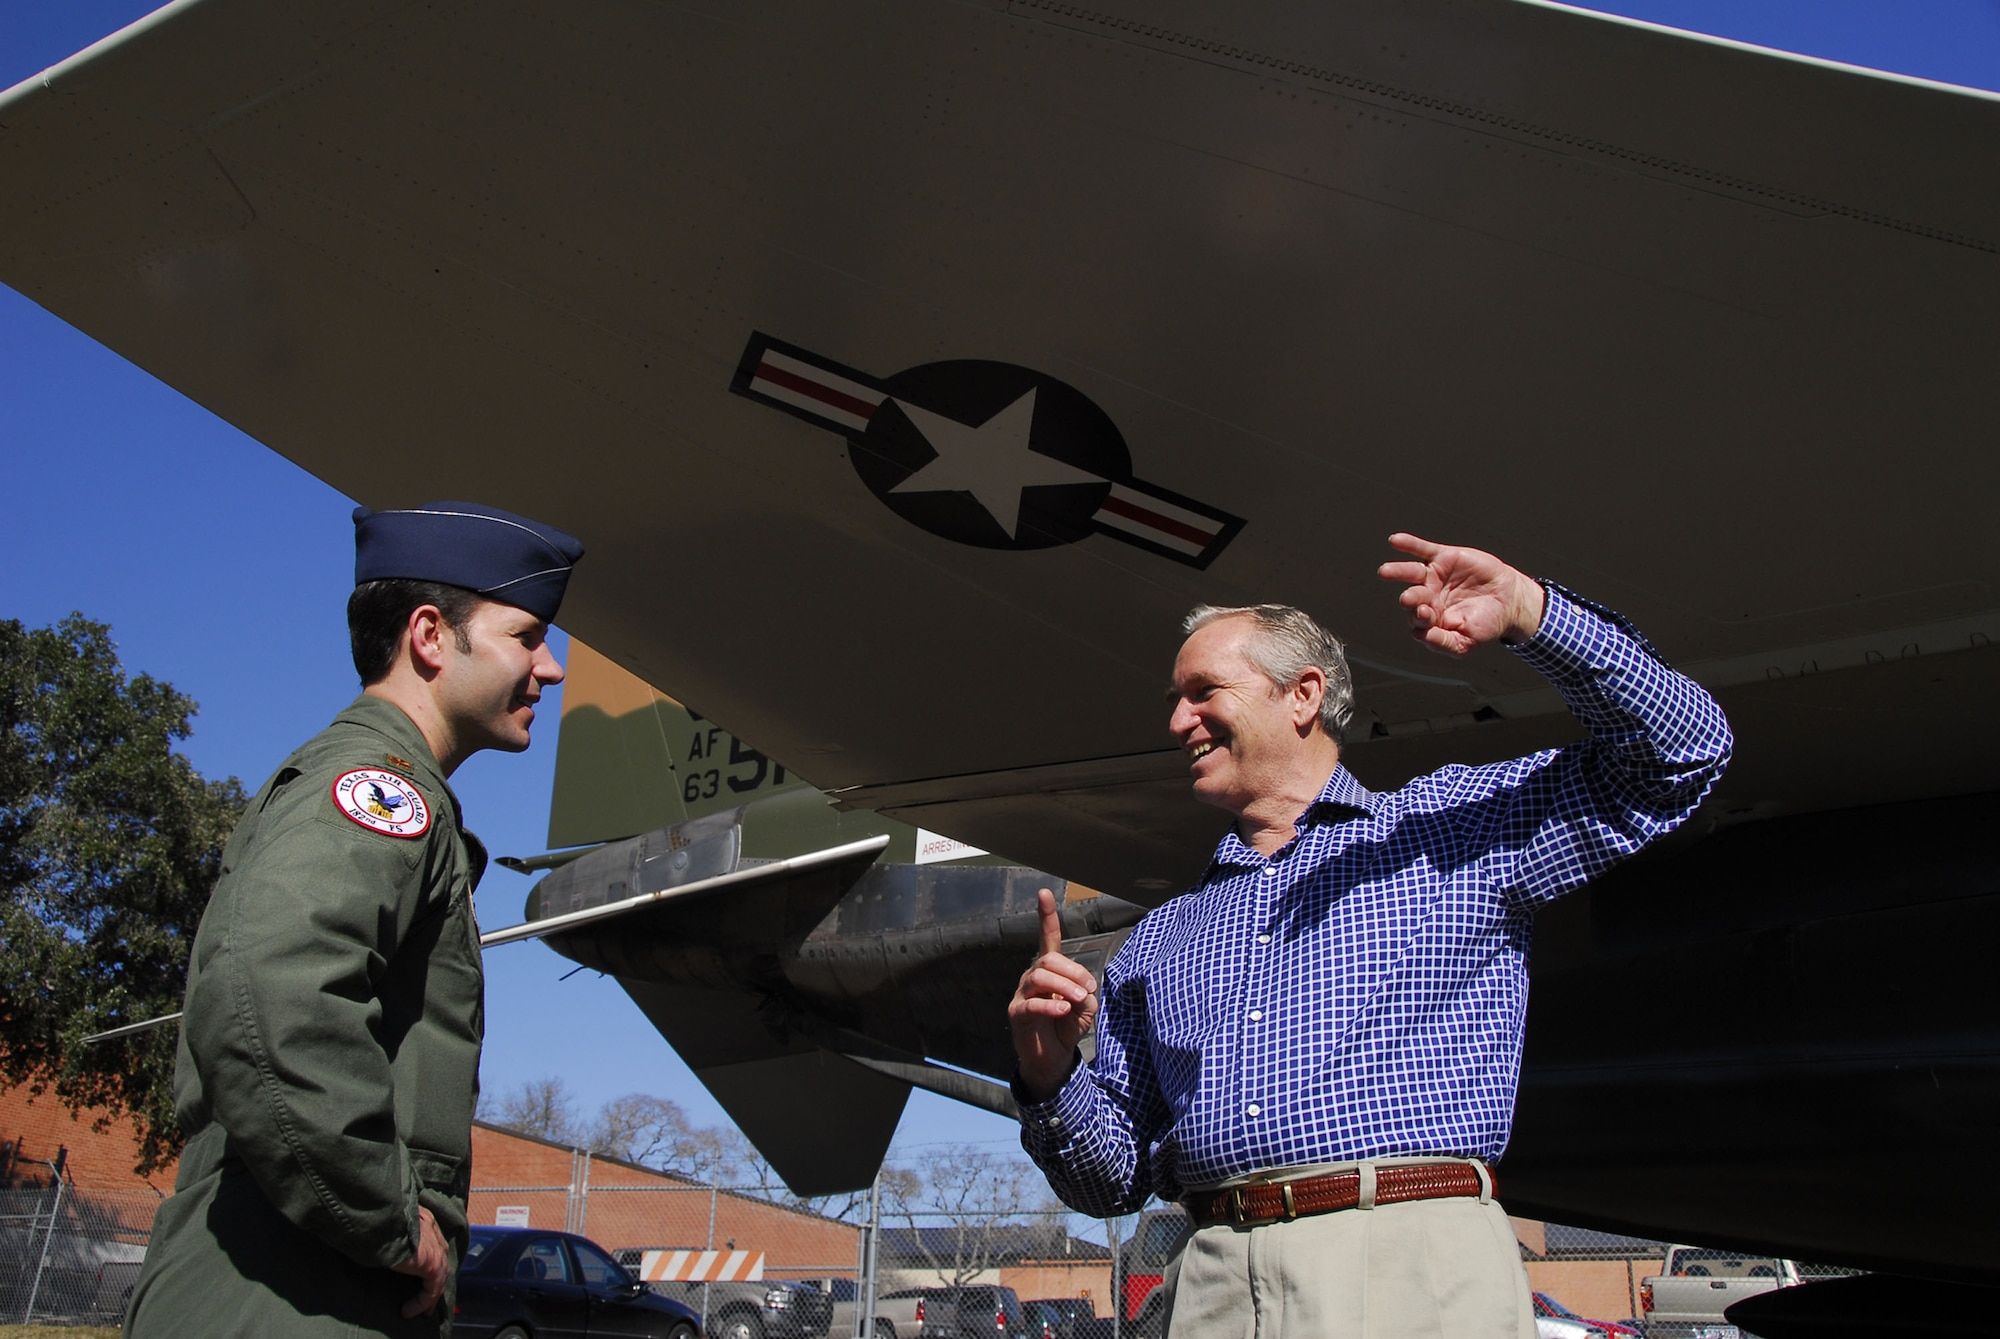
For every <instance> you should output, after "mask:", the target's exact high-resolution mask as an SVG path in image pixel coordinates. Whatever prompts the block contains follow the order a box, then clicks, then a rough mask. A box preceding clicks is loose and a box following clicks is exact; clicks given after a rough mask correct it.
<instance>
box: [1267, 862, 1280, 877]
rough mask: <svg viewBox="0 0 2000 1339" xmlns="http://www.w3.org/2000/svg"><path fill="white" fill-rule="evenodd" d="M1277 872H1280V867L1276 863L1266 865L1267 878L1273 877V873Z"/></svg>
mask: <svg viewBox="0 0 2000 1339" xmlns="http://www.w3.org/2000/svg"><path fill="white" fill-rule="evenodd" d="M1277 872H1278V867H1277V866H1276V865H1266V866H1264V877H1265V878H1267V879H1268V878H1271V877H1272V876H1273V875H1275V874H1276V873H1277Z"/></svg>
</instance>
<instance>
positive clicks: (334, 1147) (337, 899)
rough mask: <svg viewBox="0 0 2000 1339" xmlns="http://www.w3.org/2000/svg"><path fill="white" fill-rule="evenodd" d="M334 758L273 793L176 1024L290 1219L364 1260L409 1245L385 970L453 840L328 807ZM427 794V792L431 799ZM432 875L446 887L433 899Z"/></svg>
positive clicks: (245, 1156) (266, 1187)
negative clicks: (381, 993)
mask: <svg viewBox="0 0 2000 1339" xmlns="http://www.w3.org/2000/svg"><path fill="white" fill-rule="evenodd" d="M340 774H341V770H340V769H338V768H334V769H318V768H315V769H313V770H311V771H307V772H303V773H300V774H299V775H297V776H295V777H293V778H291V779H289V780H288V781H285V782H284V783H283V784H282V785H281V786H280V787H279V788H278V789H276V790H275V791H274V793H273V794H272V795H271V797H270V798H269V800H268V801H267V802H266V804H265V806H264V809H263V811H262V813H261V814H260V816H259V821H258V828H257V832H256V836H255V839H254V840H253V841H252V842H251V843H250V844H248V845H247V846H246V848H245V849H244V850H242V851H241V852H240V853H238V863H237V865H236V867H235V868H233V869H229V870H226V871H225V873H224V877H223V879H222V880H221V882H220V883H219V884H218V885H217V888H216V892H215V895H214V898H213V899H212V901H211V904H210V906H209V908H208V910H207V912H206V914H205V915H204V917H203V922H202V929H201V932H200V934H199V936H198V937H197V941H196V945H195V955H196V958H197V961H198V962H199V964H200V968H201V970H200V971H199V972H198V973H195V974H194V976H193V978H192V984H191V985H190V988H189V994H188V999H187V1007H186V1017H185V1019H184V1020H183V1022H182V1028H183V1029H184V1035H185V1037H186V1040H187V1042H188V1048H189V1054H190V1055H191V1056H192V1057H193V1059H194V1062H195V1065H196V1068H197V1069H198V1070H199V1072H200V1077H201V1082H202V1087H203V1089H204V1091H205V1092H206V1094H207V1097H208V1102H209V1105H210V1109H211V1112H212V1114H213V1117H214V1119H215V1120H216V1122H217V1123H219V1124H220V1125H221V1126H222V1128H223V1129H224V1130H226V1131H227V1132H228V1136H229V1147H230V1150H231V1151H232V1152H233V1153H234V1154H236V1155H237V1156H238V1157H240V1158H241V1159H242V1161H243V1163H244V1164H245V1166H246V1167H247V1168H248V1169H249V1171H250V1174H251V1175H252V1176H253V1177H254V1178H255V1180H256V1182H257V1184H258V1185H259V1187H261V1188H262V1190H263V1191H264V1193H265V1195H266V1196H267V1197H268V1198H269V1199H270V1201H271V1203H272V1204H273V1205H274V1206H275V1207H276V1208H277V1209H278V1211H279V1212H280V1213H282V1214H283V1215H284V1216H285V1217H286V1218H287V1219H289V1220H290V1221H292V1222H294V1223H296V1224H298V1226H300V1227H301V1228H303V1229H305V1230H306V1231H308V1232H310V1233H312V1234H313V1235H314V1236H316V1237H318V1238H320V1239H321V1240H323V1241H325V1242H327V1243H328V1244H329V1245H331V1246H333V1247H334V1248H335V1249H337V1250H339V1251H340V1252H342V1253H343V1254H344V1255H346V1256H348V1257H349V1258H351V1259H353V1260H356V1261H358V1262H360V1263H362V1264H365V1265H377V1266H389V1265H393V1264H397V1263H400V1262H401V1261H403V1260H404V1259H406V1258H407V1257H408V1256H409V1254H410V1252H411V1249H412V1244H413V1243H414V1242H415V1240H416V1236H417V1224H418V1219H417V1206H418V1194H419V1191H420V1185H419V1181H418V1178H417V1175H416V1174H415V1172H414V1170H413V1169H412V1166H411V1160H410V1156H409V1150H408V1149H407V1148H406V1147H405V1146H404V1145H403V1143H402V1141H401V1139H400V1137H399V1136H398V1134H397V1121H396V1094H395V1092H394V1085H393V1082H392V1078H391V1073H390V1052H391V1050H392V1049H393V1047H394V1046H395V1045H396V1044H397V1042H398V1041H399V1040H400V1038H398V1037H397V1036H395V1035H393V1027H385V1018H384V1011H383V1007H382V1003H381V1001H380V999H379V998H378V995H377V984H378V982H379V981H380V980H381V978H382V975H383V972H384V970H385V968H386V967H387V965H388V964H389V963H390V961H392V960H393V959H394V957H395V955H396V953H397V951H398V948H399V946H400V945H401V944H403V943H404V942H405V941H406V940H407V939H408V938H409V937H410V934H411V930H412V928H413V927H414V926H416V925H418V924H419V923H420V922H421V920H422V918H424V917H426V916H430V915H435V914H439V913H440V912H441V911H442V910H443V907H442V905H441V903H440V901H439V899H440V898H443V897H448V896H449V895H450V894H449V887H450V883H451V880H450V878H449V877H448V875H449V869H448V867H447V866H444V865H443V863H442V862H446V861H448V860H449V858H450V857H449V852H448V850H447V849H446V848H447V847H448V845H449V843H448V842H447V841H445V840H441V831H440V829H441V824H440V823H439V822H438V820H437V818H436V816H435V815H433V817H432V820H431V823H430V825H429V827H428V830H427V831H426V832H425V833H424V834H423V835H422V836H418V837H414V838H412V837H404V836H396V835H390V834H387V833H383V832H377V831H374V830H371V829H369V828H367V827H364V826H362V825H361V824H359V823H356V822H355V821H353V820H351V819H349V818H348V817H347V816H346V815H344V814H343V813H342V812H341V811H340V810H339V808H338V807H336V805H335V803H334V799H333V794H332V786H333V783H334V781H335V779H336V778H337V777H338V776H339V775H340ZM426 798H427V799H429V798H430V797H428V796H427V797H426ZM426 887H431V888H434V889H442V890H443V891H441V892H439V893H437V894H435V895H434V896H432V897H430V898H427V897H426V895H425V891H424V890H425V889H426Z"/></svg>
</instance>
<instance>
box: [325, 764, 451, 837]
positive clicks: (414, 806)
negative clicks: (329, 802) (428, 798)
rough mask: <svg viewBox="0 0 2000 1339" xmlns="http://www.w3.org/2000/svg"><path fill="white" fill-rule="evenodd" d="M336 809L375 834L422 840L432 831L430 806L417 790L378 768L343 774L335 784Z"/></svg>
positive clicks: (392, 774) (391, 773) (398, 777)
mask: <svg viewBox="0 0 2000 1339" xmlns="http://www.w3.org/2000/svg"><path fill="white" fill-rule="evenodd" d="M333 803H334V807H335V808H337V809H339V810H340V812H341V813H343V814H346V815H347V816H348V817H349V818H351V819H353V820H354V821H355V822H357V823H359V824H360V825H361V826H362V827H364V828H369V829H372V830H373V831H375V832H382V833H387V834H388V835H389V836H391V837H421V836H423V835H424V834H425V833H426V832H429V831H430V830H431V810H430V806H429V805H427V804H425V803H424V797H423V796H422V795H421V794H419V793H418V791H417V788H416V787H415V786H413V785H411V784H410V783H409V782H407V781H405V780H404V779H403V778H402V777H400V776H397V775H396V774H395V773H394V772H385V771H382V770H381V769H380V768H376V767H363V768H360V769H358V770H356V771H352V772H343V773H341V775H340V778H339V779H338V780H336V781H335V782H334V783H333Z"/></svg>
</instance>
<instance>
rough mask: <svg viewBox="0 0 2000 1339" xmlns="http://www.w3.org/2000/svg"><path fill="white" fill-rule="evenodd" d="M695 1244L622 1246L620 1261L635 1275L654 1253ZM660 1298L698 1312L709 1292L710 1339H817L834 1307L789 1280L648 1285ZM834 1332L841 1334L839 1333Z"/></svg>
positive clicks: (806, 1285)
mask: <svg viewBox="0 0 2000 1339" xmlns="http://www.w3.org/2000/svg"><path fill="white" fill-rule="evenodd" d="M701 1249H703V1248H702V1247H699V1246H622V1247H620V1248H619V1249H618V1252H617V1256H618V1263H620V1264H622V1265H624V1266H625V1267H626V1268H627V1269H629V1270H631V1271H633V1272H634V1273H635V1274H636V1273H637V1272H638V1271H639V1268H640V1266H642V1265H643V1264H644V1263H645V1261H646V1252H648V1251H652V1250H665V1251H675V1250H701ZM646 1286H647V1287H648V1288H651V1289H652V1290H653V1291H654V1292H656V1293H658V1294H659V1295H660V1296H662V1297H668V1298H672V1299H673V1300H674V1301H677V1302H680V1303H682V1304H683V1305H686V1306H689V1307H692V1308H695V1309H696V1313H697V1314H700V1311H701V1309H702V1306H703V1301H704V1299H703V1297H702V1289H703V1288H704V1287H705V1288H707V1289H708V1296H707V1298H706V1302H707V1312H708V1333H709V1336H710V1339H818V1337H819V1336H820V1335H824V1334H826V1333H828V1318H829V1316H830V1314H831V1312H832V1311H833V1303H832V1302H831V1301H829V1300H828V1299H827V1295H826V1294H825V1293H824V1292H822V1291H821V1290H820V1289H819V1288H817V1287H815V1286H814V1285H813V1284H810V1283H802V1282H795V1281H792V1280H789V1279H778V1280H770V1279H759V1280H756V1281H754V1282H753V1281H750V1280H747V1279H746V1280H740V1281H739V1280H731V1281H729V1282H725V1283H708V1284H701V1283H682V1282H679V1281H678V1280H676V1281H672V1282H659V1283H648V1284H647V1285H646ZM833 1333H835V1334H839V1333H841V1332H840V1331H838V1330H835V1331H833Z"/></svg>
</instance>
